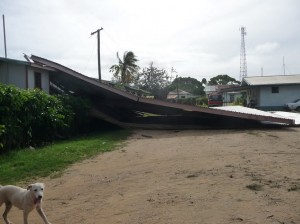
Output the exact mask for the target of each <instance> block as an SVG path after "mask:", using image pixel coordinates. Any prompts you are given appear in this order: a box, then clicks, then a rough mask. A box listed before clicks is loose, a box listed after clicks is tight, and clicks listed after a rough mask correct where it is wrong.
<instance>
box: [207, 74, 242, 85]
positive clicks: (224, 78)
mask: <svg viewBox="0 0 300 224" xmlns="http://www.w3.org/2000/svg"><path fill="white" fill-rule="evenodd" d="M228 84H240V82H239V81H237V80H236V79H235V78H232V77H230V76H229V75H226V74H224V75H217V76H215V77H213V78H211V79H210V80H209V81H208V85H211V86H214V85H228Z"/></svg>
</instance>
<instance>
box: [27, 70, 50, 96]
mask: <svg viewBox="0 0 300 224" xmlns="http://www.w3.org/2000/svg"><path fill="white" fill-rule="evenodd" d="M35 72H39V73H41V77H42V90H43V91H45V92H47V93H49V72H48V71H45V70H41V69H37V68H32V67H29V68H28V88H29V89H33V88H34V73H35Z"/></svg>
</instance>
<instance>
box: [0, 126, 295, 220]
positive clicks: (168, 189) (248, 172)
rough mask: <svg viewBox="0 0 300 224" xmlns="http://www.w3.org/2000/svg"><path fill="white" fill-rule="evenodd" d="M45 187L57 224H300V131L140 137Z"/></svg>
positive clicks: (142, 133) (12, 215) (46, 208)
mask: <svg viewBox="0 0 300 224" xmlns="http://www.w3.org/2000/svg"><path fill="white" fill-rule="evenodd" d="M54 176H55V175H54ZM38 181H39V182H44V183H45V184H46V192H45V200H44V211H45V213H46V214H47V216H48V218H49V220H50V221H51V223H52V224H62V223H65V224H71V223H72V224H77V223H78V224H79V223H80V224H83V223H91V224H92V223H97V224H100V223H103V224H104V223H105V224H114V223H122V224H123V223H124V224H139V223H140V224H150V223H162V224H171V223H172V224H177V223H178V224H182V223H199V224H206V223H207V224H227V223H249V224H250V223H251V224H252V223H259V224H262V223H267V224H268V223H270V224H271V223H272V224H273V223H281V224H283V223H284V224H295V223H300V128H288V129H281V130H266V129H263V130H197V131H149V130H148V131H145V130H139V131H135V132H134V134H133V135H132V136H131V137H130V139H128V140H127V142H126V145H125V146H122V147H120V148H119V149H118V150H116V151H113V152H109V153H104V154H101V155H99V156H97V157H95V158H93V159H89V160H85V161H83V162H81V163H78V164H75V165H73V166H71V167H70V168H69V169H67V170H66V171H65V172H64V173H63V175H62V176H59V177H55V178H53V177H52V178H51V177H48V178H45V179H41V180H38ZM1 211H3V208H1ZM21 217H22V212H21V211H20V210H17V209H16V208H14V209H13V211H12V212H11V213H10V219H11V221H13V222H14V223H22V218H21ZM29 221H30V223H34V224H36V223H42V220H41V218H40V217H39V216H38V215H37V213H36V212H35V211H33V212H32V213H30V216H29ZM1 223H3V221H2V222H1Z"/></svg>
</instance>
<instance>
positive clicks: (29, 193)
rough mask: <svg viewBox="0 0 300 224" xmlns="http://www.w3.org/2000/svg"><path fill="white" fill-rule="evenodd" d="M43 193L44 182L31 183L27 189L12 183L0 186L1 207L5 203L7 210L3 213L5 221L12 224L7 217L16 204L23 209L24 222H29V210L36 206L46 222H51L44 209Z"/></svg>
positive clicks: (47, 223) (48, 223)
mask: <svg viewBox="0 0 300 224" xmlns="http://www.w3.org/2000/svg"><path fill="white" fill-rule="evenodd" d="M43 193H44V184H43V183H35V184H30V185H29V186H28V187H27V189H23V188H20V187H17V186H12V185H7V186H0V207H1V205H2V204H3V203H5V211H4V213H3V219H4V221H5V223H6V224H10V222H9V221H8V219H7V214H8V212H9V210H10V209H11V208H12V206H16V207H17V208H19V209H21V210H23V219H24V224H28V221H27V219H28V215H29V212H31V211H32V210H33V209H34V208H36V210H37V212H38V213H39V215H40V216H41V217H42V219H43V220H44V222H45V224H51V223H50V222H49V221H48V219H47V217H46V216H45V214H44V212H43V209H42V198H43Z"/></svg>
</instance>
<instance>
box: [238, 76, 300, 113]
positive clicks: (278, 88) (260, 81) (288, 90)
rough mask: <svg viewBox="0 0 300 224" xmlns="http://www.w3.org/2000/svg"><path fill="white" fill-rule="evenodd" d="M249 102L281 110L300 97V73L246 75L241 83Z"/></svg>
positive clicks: (260, 106) (267, 108)
mask: <svg viewBox="0 0 300 224" xmlns="http://www.w3.org/2000/svg"><path fill="white" fill-rule="evenodd" d="M241 87H242V89H244V91H245V90H246V92H247V102H250V101H251V100H252V101H253V102H254V103H255V107H256V108H258V109H262V110H280V109H282V108H283V106H284V104H286V103H289V102H292V101H294V100H296V99H299V98H300V75H277V76H256V77H245V78H244V79H243V81H242V83H241Z"/></svg>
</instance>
